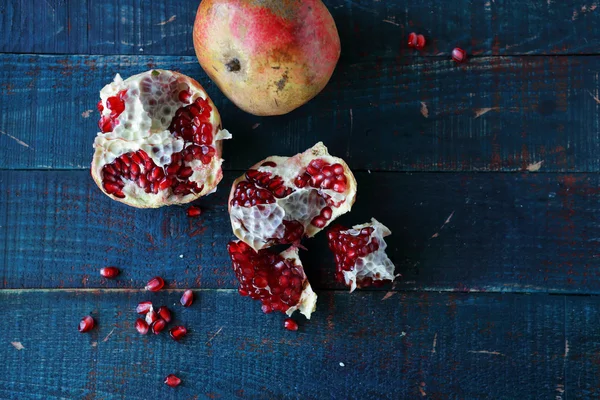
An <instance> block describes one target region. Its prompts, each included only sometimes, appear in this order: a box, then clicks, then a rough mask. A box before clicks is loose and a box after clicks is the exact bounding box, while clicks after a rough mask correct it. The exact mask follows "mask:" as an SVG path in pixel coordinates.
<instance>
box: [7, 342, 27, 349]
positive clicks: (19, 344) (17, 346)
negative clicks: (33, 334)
mask: <svg viewBox="0 0 600 400" xmlns="http://www.w3.org/2000/svg"><path fill="white" fill-rule="evenodd" d="M10 344H12V345H13V347H14V348H15V349H17V350H23V349H24V348H25V346H23V345H22V344H21V342H10Z"/></svg>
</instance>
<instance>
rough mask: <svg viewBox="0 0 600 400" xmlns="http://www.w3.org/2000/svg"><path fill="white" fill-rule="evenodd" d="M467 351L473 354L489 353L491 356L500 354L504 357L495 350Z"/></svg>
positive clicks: (500, 354)
mask: <svg viewBox="0 0 600 400" xmlns="http://www.w3.org/2000/svg"><path fill="white" fill-rule="evenodd" d="M467 353H475V354H490V355H493V356H502V357H506V356H505V355H504V354H502V353H500V352H497V351H487V350H469V351H468V352H467Z"/></svg>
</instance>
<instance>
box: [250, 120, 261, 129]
mask: <svg viewBox="0 0 600 400" xmlns="http://www.w3.org/2000/svg"><path fill="white" fill-rule="evenodd" d="M259 126H260V122H257V123H255V124H254V125H252V129H256V128H258V127H259Z"/></svg>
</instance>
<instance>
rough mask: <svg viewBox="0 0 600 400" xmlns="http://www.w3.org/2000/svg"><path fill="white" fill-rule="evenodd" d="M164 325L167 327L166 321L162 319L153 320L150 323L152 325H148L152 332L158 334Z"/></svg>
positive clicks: (163, 328)
mask: <svg viewBox="0 0 600 400" xmlns="http://www.w3.org/2000/svg"><path fill="white" fill-rule="evenodd" d="M166 327H167V322H166V321H165V320H164V319H157V320H156V321H154V322H153V323H152V325H150V329H151V330H152V333H154V334H155V335H158V334H159V333H161V332H162V331H163V330H165V328H166Z"/></svg>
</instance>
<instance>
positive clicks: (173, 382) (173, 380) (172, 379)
mask: <svg viewBox="0 0 600 400" xmlns="http://www.w3.org/2000/svg"><path fill="white" fill-rule="evenodd" d="M180 383H181V379H179V378H178V377H176V376H175V375H173V374H170V375H167V377H166V378H165V384H166V385H167V386H171V387H175V386H179V384H180Z"/></svg>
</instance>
